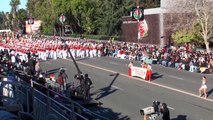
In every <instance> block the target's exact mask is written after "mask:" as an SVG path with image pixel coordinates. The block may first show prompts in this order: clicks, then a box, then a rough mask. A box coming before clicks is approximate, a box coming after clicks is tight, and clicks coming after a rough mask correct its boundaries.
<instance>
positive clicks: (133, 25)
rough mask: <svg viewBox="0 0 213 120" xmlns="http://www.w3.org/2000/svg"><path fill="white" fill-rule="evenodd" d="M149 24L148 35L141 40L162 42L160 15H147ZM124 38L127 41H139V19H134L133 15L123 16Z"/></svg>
mask: <svg viewBox="0 0 213 120" xmlns="http://www.w3.org/2000/svg"><path fill="white" fill-rule="evenodd" d="M145 19H146V22H147V25H148V29H149V30H148V36H146V37H144V38H143V39H142V40H140V43H144V44H156V45H159V44H160V15H159V14H153V15H146V16H145ZM122 40H123V41H126V42H138V28H137V21H132V17H130V16H129V17H123V24H122Z"/></svg>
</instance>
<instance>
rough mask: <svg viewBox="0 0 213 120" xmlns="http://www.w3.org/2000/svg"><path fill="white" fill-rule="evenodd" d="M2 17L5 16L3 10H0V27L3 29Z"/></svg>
mask: <svg viewBox="0 0 213 120" xmlns="http://www.w3.org/2000/svg"><path fill="white" fill-rule="evenodd" d="M4 18H5V15H4V12H0V29H5V26H4Z"/></svg>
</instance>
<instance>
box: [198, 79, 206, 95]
mask: <svg viewBox="0 0 213 120" xmlns="http://www.w3.org/2000/svg"><path fill="white" fill-rule="evenodd" d="M201 81H202V84H201V87H200V89H199V97H201V96H202V92H203V93H204V97H205V98H207V85H206V76H203V77H202V80H201Z"/></svg>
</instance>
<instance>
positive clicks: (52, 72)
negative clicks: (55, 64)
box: [45, 67, 64, 74]
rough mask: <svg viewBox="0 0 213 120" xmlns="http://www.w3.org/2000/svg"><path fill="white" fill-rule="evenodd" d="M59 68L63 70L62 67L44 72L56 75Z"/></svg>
mask: <svg viewBox="0 0 213 120" xmlns="http://www.w3.org/2000/svg"><path fill="white" fill-rule="evenodd" d="M61 68H64V67H60V68H55V69H52V70H47V71H45V72H46V74H54V73H57V72H58V71H59V70H60V69H61Z"/></svg>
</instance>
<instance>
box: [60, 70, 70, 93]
mask: <svg viewBox="0 0 213 120" xmlns="http://www.w3.org/2000/svg"><path fill="white" fill-rule="evenodd" d="M60 72H61V74H62V77H63V80H64V85H63V90H66V83H67V79H68V75H67V74H66V72H65V69H64V68H61V70H60Z"/></svg>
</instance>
